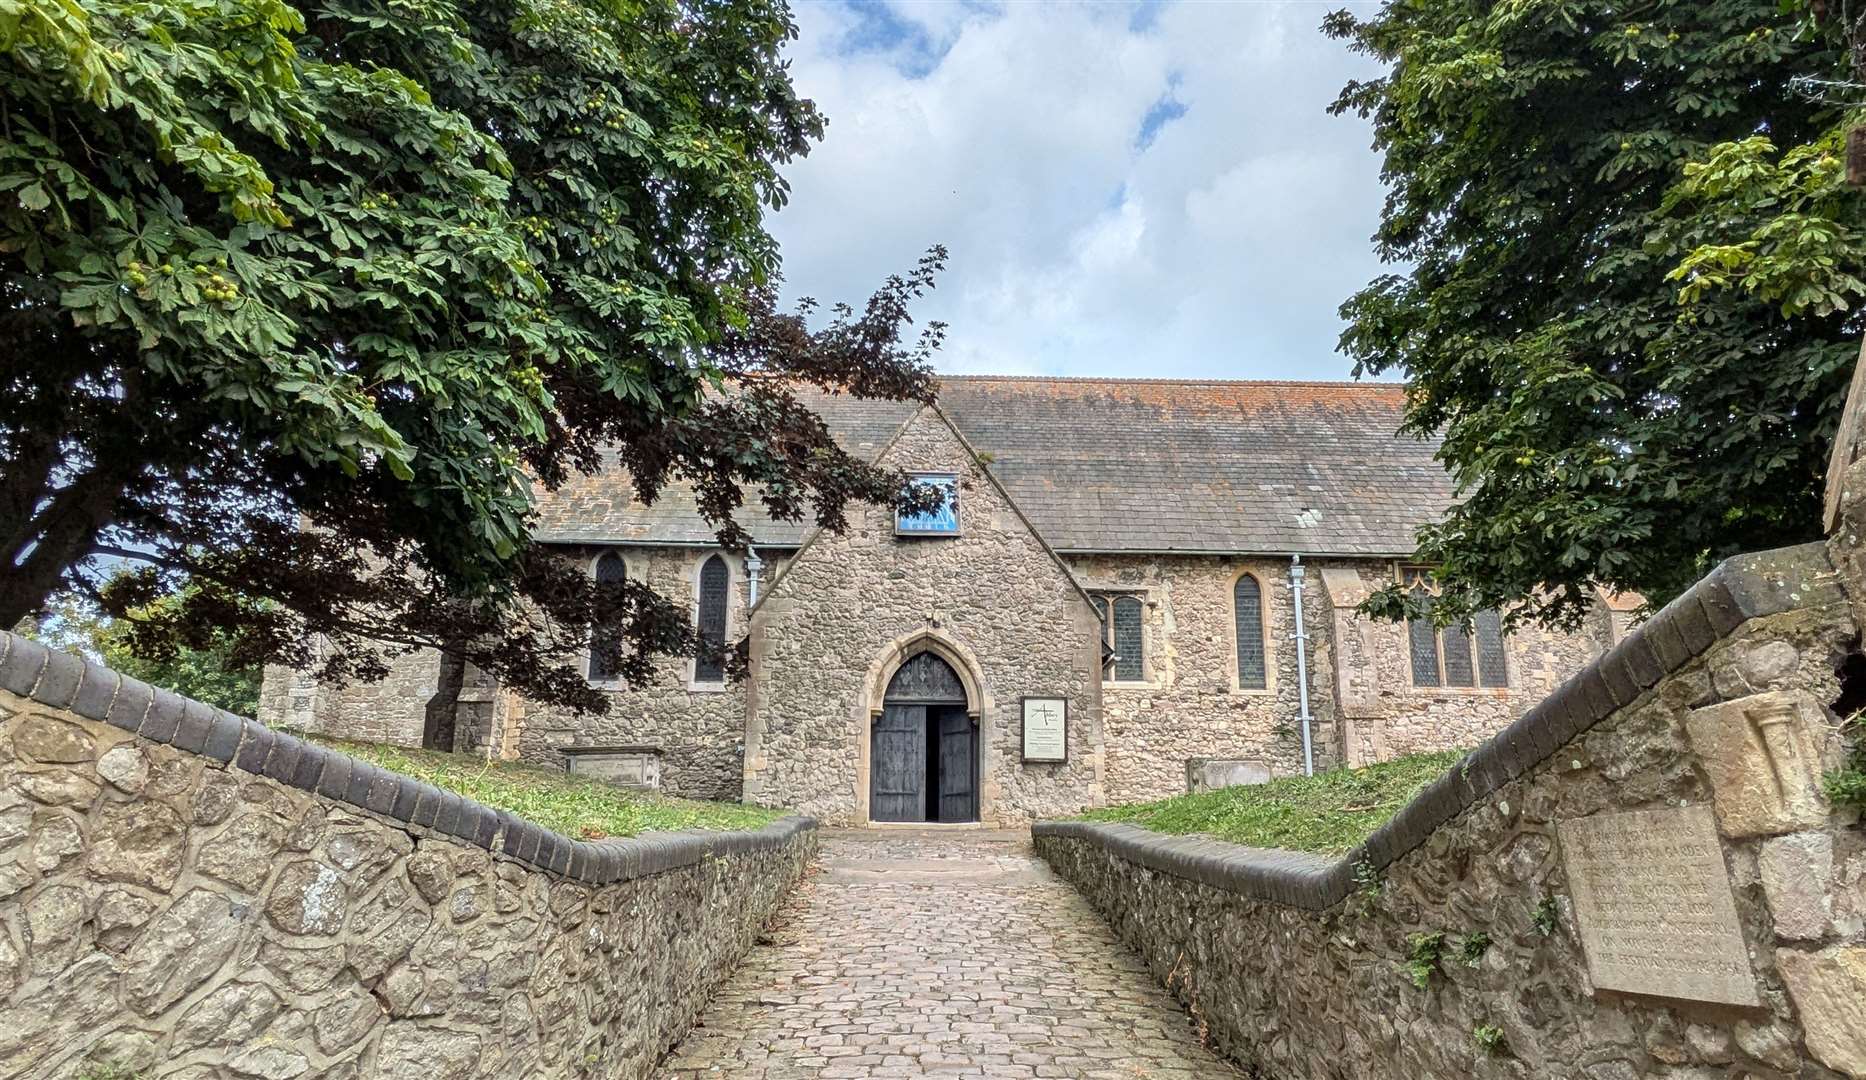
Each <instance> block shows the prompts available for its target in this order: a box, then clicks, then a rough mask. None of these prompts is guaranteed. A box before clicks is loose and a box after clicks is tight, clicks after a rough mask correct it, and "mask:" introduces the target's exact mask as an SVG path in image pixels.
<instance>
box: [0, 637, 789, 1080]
mask: <svg viewBox="0 0 1866 1080" xmlns="http://www.w3.org/2000/svg"><path fill="white" fill-rule="evenodd" d="M190 746H192V747H195V749H189V748H187V747H190ZM16 826H17V827H16ZM814 845H815V834H814V831H813V828H812V827H811V823H810V822H808V821H807V820H806V819H800V818H791V819H786V820H785V821H784V822H781V823H778V824H777V825H774V826H771V827H769V828H767V829H764V830H761V831H758V832H743V833H717V834H700V833H692V834H670V835H660V836H657V835H648V836H644V837H640V838H636V839H632V840H617V841H601V842H593V843H592V842H584V841H577V840H572V839H570V838H567V837H563V836H559V835H557V834H555V833H551V832H548V831H546V830H543V829H540V828H538V827H536V826H534V825H530V824H528V823H526V822H523V821H521V820H519V819H517V818H514V817H511V816H510V815H507V814H504V813H501V812H497V811H494V810H491V809H489V808H487V807H484V806H480V805H479V804H476V803H473V802H472V801H470V800H466V799H462V798H460V797H459V796H457V795H449V794H446V793H443V792H440V791H438V790H437V789H434V788H432V787H427V786H426V785H422V784H419V783H417V782H415V781H413V780H411V779H409V778H407V777H401V776H397V775H395V774H392V773H388V772H385V771H383V770H380V769H377V768H375V767H373V766H370V765H368V764H366V763H364V762H361V761H357V760H355V759H352V758H350V757H348V756H346V755H343V754H338V753H335V752H332V751H329V750H325V749H323V748H321V747H318V746H315V745H311V744H308V743H304V742H302V741H301V740H298V739H295V738H292V737H291V736H288V735H284V734H281V733H278V732H274V731H271V730H268V729H266V728H264V727H262V726H260V725H258V724H256V723H254V722H252V721H250V720H242V719H241V718H239V717H234V716H231V715H230V714H224V713H216V712H214V711H213V710H209V709H207V708H206V707H204V706H200V705H198V704H197V703H194V702H187V701H184V700H182V699H179V698H175V697H173V696H172V695H165V694H161V693H156V692H151V691H150V690H149V688H148V687H146V686H144V685H143V684H141V683H138V682H136V681H135V680H132V679H124V678H120V677H119V676H117V675H116V674H115V673H113V672H110V671H108V670H106V669H103V668H99V667H95V666H93V665H89V664H85V663H83V662H81V661H79V660H77V659H76V658H74V657H70V656H68V655H66V654H62V653H48V652H47V651H46V650H45V649H44V648H43V647H41V646H39V645H37V644H35V643H32V642H29V641H26V640H24V639H22V638H19V637H16V636H13V635H10V634H4V635H0V1016H4V1017H5V1020H4V1021H3V1022H0V1076H5V1077H8V1078H9V1080H12V1078H15V1077H17V1078H21V1080H41V1078H43V1080H55V1078H56V1080H67V1078H68V1077H71V1076H73V1075H76V1074H77V1073H79V1072H80V1071H81V1070H83V1069H84V1068H86V1067H89V1066H102V1065H106V1064H109V1065H119V1066H122V1067H124V1068H127V1069H132V1070H141V1073H139V1075H148V1076H150V1077H154V1078H158V1080H170V1078H173V1080H223V1078H224V1080H232V1078H236V1077H237V1078H252V1077H260V1078H268V1080H299V1078H303V1080H311V1078H313V1077H317V1078H328V1080H366V1078H372V1077H382V1078H385V1080H386V1078H389V1077H394V1078H397V1080H406V1078H408V1077H412V1076H421V1077H424V1078H426V1080H440V1078H461V1080H465V1078H468V1077H514V1078H516V1077H527V1078H529V1077H559V1076H578V1077H584V1076H601V1077H605V1078H608V1077H641V1076H646V1075H648V1074H649V1072H650V1071H651V1070H652V1068H653V1067H654V1064H655V1062H656V1061H657V1060H658V1059H659V1057H660V1056H661V1054H662V1053H663V1052H664V1051H665V1050H666V1049H667V1048H668V1047H669V1046H671V1045H673V1044H674V1043H675V1042H676V1041H677V1040H678V1039H679V1038H680V1037H681V1036H682V1035H683V1034H684V1033H685V1032H686V1030H687V1028H688V1027H689V1026H690V1025H691V1024H692V1022H693V1019H694V1018H695V1016H697V1015H698V1011H699V1009H700V1007H701V1006H702V1005H703V1004H704V1002H705V1000H706V999H707V997H708V996H709V995H710V994H711V992H712V990H713V988H714V987H715V986H717V985H718V984H719V983H720V981H721V980H723V979H724V978H725V976H726V975H727V974H728V973H729V972H730V971H731V970H732V968H733V967H735V966H736V964H737V963H738V961H739V959H740V957H742V956H743V955H744V954H745V952H746V951H747V950H748V949H749V948H750V947H751V945H752V942H753V939H754V938H755V936H756V935H757V934H758V932H759V930H760V928H761V927H762V926H763V924H764V922H765V920H766V919H767V917H768V916H769V915H770V913H771V912H772V911H773V910H774V909H775V908H776V906H777V904H778V902H779V901H780V900H781V899H782V897H783V895H784V894H785V893H786V892H787V891H788V890H789V888H790V887H791V886H792V885H793V884H794V883H795V881H796V880H797V879H798V877H799V875H800V874H801V873H802V870H803V867H804V865H805V863H806V862H807V861H808V859H809V857H810V855H811V853H812V851H813V850H814Z"/></svg>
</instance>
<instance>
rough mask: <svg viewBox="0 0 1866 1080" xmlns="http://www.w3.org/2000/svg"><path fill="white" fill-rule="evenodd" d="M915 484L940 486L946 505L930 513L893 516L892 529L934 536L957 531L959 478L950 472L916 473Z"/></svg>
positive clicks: (952, 533) (951, 533) (897, 514)
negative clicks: (934, 473) (935, 473)
mask: <svg viewBox="0 0 1866 1080" xmlns="http://www.w3.org/2000/svg"><path fill="white" fill-rule="evenodd" d="M913 481H914V483H916V484H925V485H927V486H929V487H937V488H941V489H943V490H944V491H945V492H946V505H944V506H942V507H940V508H939V509H938V510H935V511H933V512H932V513H930V514H902V513H896V514H895V517H894V531H895V532H902V533H925V534H930V535H934V536H939V535H954V534H957V533H958V531H959V478H958V477H956V476H953V475H950V474H937V475H924V474H921V475H916V476H914V478H913Z"/></svg>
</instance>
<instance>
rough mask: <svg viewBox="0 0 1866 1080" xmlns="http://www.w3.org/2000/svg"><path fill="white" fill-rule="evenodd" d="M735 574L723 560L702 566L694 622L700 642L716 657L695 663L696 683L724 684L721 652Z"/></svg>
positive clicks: (714, 557)
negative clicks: (710, 648)
mask: <svg viewBox="0 0 1866 1080" xmlns="http://www.w3.org/2000/svg"><path fill="white" fill-rule="evenodd" d="M731 587H732V572H731V571H730V570H728V569H727V568H726V560H725V558H724V557H722V556H719V555H714V556H712V557H710V558H708V559H707V560H706V562H705V563H703V564H701V566H700V595H699V602H698V605H697V610H696V611H695V612H694V616H693V621H694V623H695V624H696V625H697V626H698V627H699V628H700V640H701V641H703V642H705V643H706V644H707V645H710V646H712V647H713V649H712V651H713V655H711V656H701V657H698V658H697V659H695V660H694V662H693V681H694V682H703V683H716V682H724V681H725V679H726V661H725V656H724V655H723V654H722V653H720V652H719V651H718V650H722V649H724V648H725V645H726V600H727V598H728V597H729V596H730V594H731Z"/></svg>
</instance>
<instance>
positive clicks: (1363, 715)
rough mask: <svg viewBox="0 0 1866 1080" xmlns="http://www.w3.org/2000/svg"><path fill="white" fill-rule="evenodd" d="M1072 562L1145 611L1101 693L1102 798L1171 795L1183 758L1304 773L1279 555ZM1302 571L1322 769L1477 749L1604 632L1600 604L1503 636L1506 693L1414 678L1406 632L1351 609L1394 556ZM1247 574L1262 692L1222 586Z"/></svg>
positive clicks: (1604, 638)
mask: <svg viewBox="0 0 1866 1080" xmlns="http://www.w3.org/2000/svg"><path fill="white" fill-rule="evenodd" d="M1069 563H1070V566H1071V568H1072V569H1073V570H1074V571H1075V574H1076V577H1077V579H1078V580H1079V581H1080V582H1081V583H1082V585H1083V587H1084V588H1086V589H1088V590H1089V591H1091V592H1100V591H1106V592H1117V593H1130V594H1136V595H1139V596H1140V597H1141V598H1142V599H1143V601H1144V602H1145V604H1146V679H1145V680H1144V681H1143V682H1140V683H1121V682H1115V683H1104V684H1103V686H1102V725H1103V730H1104V739H1105V741H1106V743H1107V746H1108V763H1107V791H1108V800H1109V801H1110V802H1137V801H1145V800H1150V799H1158V798H1164V797H1167V796H1171V795H1176V794H1182V793H1184V791H1185V790H1186V765H1187V762H1189V761H1195V760H1200V759H1228V760H1238V761H1248V762H1252V763H1257V764H1261V765H1262V766H1263V767H1264V768H1265V769H1266V770H1267V772H1268V774H1269V775H1271V776H1292V775H1296V774H1298V773H1300V772H1301V771H1302V740H1301V732H1300V727H1299V722H1298V718H1299V717H1300V715H1301V707H1300V700H1299V688H1298V683H1297V667H1296V649H1295V632H1296V625H1295V610H1294V603H1293V599H1292V594H1293V590H1292V589H1291V587H1290V581H1289V565H1290V564H1289V561H1288V560H1287V559H1232V558H1224V557H1214V556H1193V555H1183V556H1170V555H1169V556H1154V555H1071V556H1069ZM1303 565H1304V566H1305V567H1306V568H1307V572H1306V577H1305V581H1304V589H1303V622H1304V629H1305V631H1306V632H1307V634H1308V636H1309V655H1308V663H1309V711H1310V714H1311V717H1312V721H1311V723H1312V730H1313V739H1314V747H1315V760H1316V767H1317V768H1318V769H1319V768H1330V767H1333V766H1335V765H1339V764H1343V763H1346V764H1348V765H1351V766H1359V765H1366V764H1369V763H1372V762H1375V761H1387V760H1391V759H1392V758H1395V757H1399V756H1401V755H1404V754H1412V753H1418V752H1421V751H1426V750H1445V749H1454V748H1459V747H1470V746H1475V745H1477V744H1478V743H1480V742H1483V741H1484V740H1485V739H1487V738H1489V737H1490V736H1491V735H1494V734H1495V733H1497V732H1498V731H1501V730H1502V729H1503V728H1504V727H1505V726H1507V725H1508V724H1509V723H1510V722H1511V721H1513V720H1515V719H1516V718H1517V717H1518V716H1520V715H1522V714H1523V712H1524V711H1526V710H1527V709H1528V708H1529V707H1530V706H1532V705H1534V704H1535V703H1536V702H1537V701H1540V700H1541V699H1542V698H1544V697H1546V696H1547V695H1548V693H1549V692H1550V691H1552V690H1553V689H1554V688H1555V687H1556V686H1557V685H1559V684H1560V683H1561V681H1562V680H1563V679H1566V678H1567V677H1568V676H1570V675H1572V674H1574V673H1575V672H1576V671H1578V670H1580V669H1581V667H1582V666H1583V665H1585V664H1586V663H1587V662H1588V661H1589V660H1590V659H1592V658H1593V657H1594V656H1596V655H1598V654H1599V653H1600V651H1601V650H1602V649H1603V648H1604V647H1605V646H1606V645H1607V644H1608V643H1609V640H1610V638H1609V633H1610V631H1609V628H1608V626H1607V623H1606V619H1607V612H1606V609H1605V608H1602V609H1601V610H1600V611H1598V612H1596V613H1595V616H1594V618H1593V619H1592V620H1591V621H1590V624H1589V625H1588V626H1587V627H1585V628H1583V630H1581V631H1579V632H1577V633H1572V634H1569V633H1562V632H1554V631H1548V630H1544V629H1541V628H1537V627H1526V628H1524V629H1522V630H1519V631H1518V632H1516V633H1514V634H1511V635H1510V636H1509V637H1507V638H1506V639H1505V649H1506V652H1507V654H1508V656H1507V663H1508V668H1509V680H1510V685H1509V687H1508V688H1498V689H1476V688H1474V689H1462V688H1445V687H1415V686H1414V685H1413V684H1412V673H1411V666H1410V664H1411V660H1410V653H1409V652H1408V650H1407V641H1406V631H1405V627H1404V626H1401V625H1395V624H1391V623H1380V622H1374V621H1372V620H1369V619H1366V618H1364V617H1362V616H1360V615H1358V614H1356V613H1355V612H1354V607H1355V605H1357V604H1359V603H1360V601H1361V600H1362V599H1364V598H1365V597H1366V595H1367V594H1368V593H1369V592H1371V591H1372V588H1373V587H1376V586H1377V585H1379V584H1382V583H1384V582H1386V581H1390V580H1392V575H1393V564H1392V563H1391V562H1390V561H1382V560H1373V559H1367V560H1340V559H1318V560H1314V561H1309V562H1305V563H1304V564H1303ZM1244 573H1250V574H1253V575H1255V576H1256V578H1257V580H1258V582H1259V584H1260V586H1261V587H1262V589H1263V593H1262V595H1263V598H1264V604H1265V620H1264V623H1265V635H1264V648H1265V651H1266V668H1267V672H1268V678H1267V679H1266V682H1267V683H1268V685H1267V687H1266V688H1265V689H1262V690H1246V689H1240V688H1239V687H1238V685H1237V678H1236V670H1237V668H1236V665H1237V660H1236V652H1235V643H1234V637H1235V632H1234V629H1233V627H1234V618H1233V611H1232V587H1233V583H1234V582H1236V580H1237V579H1238V577H1239V575H1240V574H1244ZM1343 702H1346V703H1347V708H1345V709H1344V708H1343V705H1342V703H1343ZM1344 714H1345V719H1344V718H1343V717H1344Z"/></svg>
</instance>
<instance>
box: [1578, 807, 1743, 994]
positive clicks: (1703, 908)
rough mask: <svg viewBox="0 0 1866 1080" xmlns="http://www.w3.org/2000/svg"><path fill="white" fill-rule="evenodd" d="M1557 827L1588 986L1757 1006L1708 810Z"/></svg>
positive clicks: (1603, 817)
mask: <svg viewBox="0 0 1866 1080" xmlns="http://www.w3.org/2000/svg"><path fill="white" fill-rule="evenodd" d="M1558 829H1559V832H1560V837H1561V853H1562V865H1563V866H1564V867H1566V869H1567V871H1568V890H1569V892H1570V893H1571V894H1572V895H1573V897H1574V914H1575V922H1577V923H1578V924H1579V925H1580V928H1581V946H1582V948H1583V949H1584V950H1585V951H1586V953H1587V972H1588V976H1589V977H1590V978H1592V979H1593V980H1594V986H1595V987H1596V988H1597V989H1601V990H1621V991H1625V992H1626V993H1630V994H1651V995H1654V996H1656V997H1668V998H1683V999H1687V1000H1691V1001H1714V1002H1719V1003H1722V1004H1726V1005H1760V1004H1761V1003H1762V1002H1761V1000H1760V999H1759V998H1758V997H1757V996H1756V977H1755V974H1754V973H1753V972H1752V971H1751V970H1750V966H1749V949H1748V946H1746V945H1745V944H1744V941H1743V930H1742V927H1741V926H1739V925H1738V923H1737V918H1736V902H1735V901H1734V900H1733V899H1732V898H1731V894H1730V874H1729V871H1727V870H1726V869H1724V863H1723V847H1722V844H1721V843H1720V842H1719V840H1718V838H1717V824H1716V822H1715V820H1714V819H1713V818H1712V816H1711V809H1710V807H1708V806H1691V807H1686V808H1684V809H1679V810H1641V811H1636V812H1633V813H1624V814H1596V815H1594V816H1593V817H1586V818H1576V819H1574V820H1571V821H1564V822H1562V823H1561V824H1560V825H1559V826H1558Z"/></svg>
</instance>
